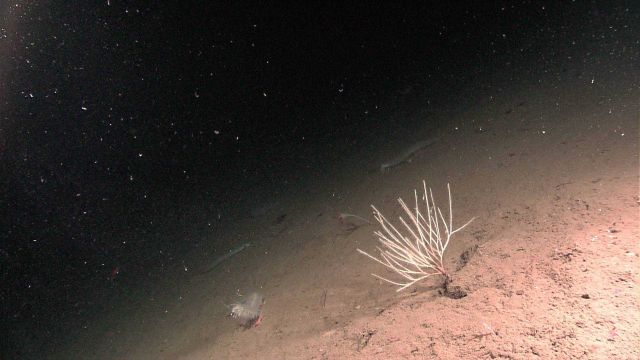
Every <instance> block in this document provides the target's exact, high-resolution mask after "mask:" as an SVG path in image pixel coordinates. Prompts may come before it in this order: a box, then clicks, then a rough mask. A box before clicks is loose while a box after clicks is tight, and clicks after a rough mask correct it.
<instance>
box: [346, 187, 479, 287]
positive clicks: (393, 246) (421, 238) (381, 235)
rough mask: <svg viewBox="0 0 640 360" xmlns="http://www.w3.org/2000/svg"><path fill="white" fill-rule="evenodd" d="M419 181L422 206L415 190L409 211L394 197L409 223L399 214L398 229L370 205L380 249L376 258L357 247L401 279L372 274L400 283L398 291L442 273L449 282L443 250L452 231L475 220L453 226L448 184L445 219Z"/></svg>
mask: <svg viewBox="0 0 640 360" xmlns="http://www.w3.org/2000/svg"><path fill="white" fill-rule="evenodd" d="M422 184H423V186H424V195H423V200H424V208H423V209H421V208H420V206H419V204H418V192H417V191H416V190H414V194H415V200H416V206H415V210H410V209H409V207H408V206H407V204H405V202H404V201H403V200H402V199H400V198H399V199H398V202H399V203H400V206H402V208H403V209H404V212H405V213H406V214H407V216H409V222H407V221H405V219H403V218H402V216H400V217H399V218H400V222H401V223H402V225H404V228H402V227H401V228H400V230H398V229H397V228H396V227H395V226H393V224H392V223H391V222H389V221H388V220H387V219H386V218H385V217H384V215H382V213H381V212H380V211H379V210H378V209H376V207H375V206H373V205H371V207H372V208H373V216H374V217H375V219H376V220H377V221H378V223H380V226H382V230H381V231H376V232H375V233H374V234H375V235H376V236H377V237H378V240H379V241H380V243H381V244H382V247H383V248H380V247H377V249H378V251H379V252H380V257H379V258H376V257H375V256H372V255H369V254H368V253H367V252H365V251H363V250H360V249H358V252H360V253H361V254H363V255H366V256H368V257H369V258H371V259H373V260H375V261H377V262H379V263H380V264H382V265H384V266H386V267H387V268H389V269H391V270H393V271H395V272H396V273H398V274H399V275H401V276H402V277H403V278H404V280H401V281H393V280H389V279H387V278H384V277H382V276H379V275H376V274H372V275H373V276H375V277H377V278H379V279H381V280H384V281H386V282H389V283H391V284H394V285H397V286H400V288H399V289H398V290H397V291H402V290H404V289H406V288H407V287H409V286H411V285H413V284H415V283H417V282H418V281H421V280H424V279H426V278H428V277H430V276H433V275H442V276H444V277H445V286H446V284H447V283H448V281H449V274H448V273H447V270H446V268H445V266H444V262H443V256H444V252H445V250H446V249H447V246H448V245H449V241H450V240H451V237H452V236H453V234H455V233H456V232H458V231H460V230H462V229H463V228H464V227H466V226H467V225H469V224H470V223H471V222H472V221H473V220H474V219H475V218H472V219H471V220H469V221H467V223H465V224H464V225H462V226H460V227H459V228H457V229H454V228H453V210H452V204H451V187H450V186H449V184H447V189H448V191H449V214H448V215H449V216H448V219H447V220H448V221H447V220H445V217H444V216H443V214H442V211H440V208H439V207H437V206H436V204H435V201H434V200H433V193H432V192H431V188H429V189H428V191H427V184H426V182H424V181H423V182H422ZM401 230H402V231H401Z"/></svg>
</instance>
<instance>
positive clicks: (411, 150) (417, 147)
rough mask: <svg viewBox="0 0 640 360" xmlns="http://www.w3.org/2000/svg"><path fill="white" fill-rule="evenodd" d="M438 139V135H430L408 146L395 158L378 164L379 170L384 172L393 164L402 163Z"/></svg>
mask: <svg viewBox="0 0 640 360" xmlns="http://www.w3.org/2000/svg"><path fill="white" fill-rule="evenodd" d="M438 139H439V138H438V137H432V138H430V139H427V140H423V141H419V142H417V143H415V144H413V145H412V146H411V147H410V148H408V149H407V150H405V151H403V152H402V154H400V156H396V157H395V158H393V159H391V160H389V161H387V162H385V163H384V164H382V165H380V171H382V172H384V171H385V170H388V169H390V168H392V167H394V166H398V165H400V164H402V163H403V162H405V161H407V160H409V159H411V157H412V156H413V155H414V154H415V153H417V152H418V151H420V150H422V149H424V148H426V147H427V146H429V145H433V144H434V143H435V142H436V141H438Z"/></svg>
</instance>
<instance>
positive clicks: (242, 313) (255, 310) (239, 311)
mask: <svg viewBox="0 0 640 360" xmlns="http://www.w3.org/2000/svg"><path fill="white" fill-rule="evenodd" d="M263 303H264V296H262V295H261V294H259V293H257V292H253V293H251V294H249V296H247V297H246V298H245V299H243V300H242V301H240V302H237V303H234V304H231V317H233V318H235V319H238V321H239V322H240V325H242V326H244V327H245V328H250V327H252V326H254V325H257V322H258V321H259V320H260V313H261V311H262V304H263Z"/></svg>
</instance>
